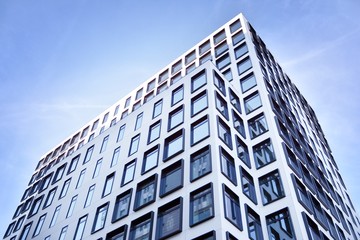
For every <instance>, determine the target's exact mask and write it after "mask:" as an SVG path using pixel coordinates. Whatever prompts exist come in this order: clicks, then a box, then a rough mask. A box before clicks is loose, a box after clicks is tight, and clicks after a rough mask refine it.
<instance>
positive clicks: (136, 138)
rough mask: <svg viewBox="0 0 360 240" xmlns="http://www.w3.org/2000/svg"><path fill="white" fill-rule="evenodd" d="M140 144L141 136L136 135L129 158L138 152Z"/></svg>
mask: <svg viewBox="0 0 360 240" xmlns="http://www.w3.org/2000/svg"><path fill="white" fill-rule="evenodd" d="M139 142H140V134H138V135H136V136H135V137H133V138H132V139H131V144H130V148H129V156H131V155H133V154H134V153H136V152H137V151H138V148H139Z"/></svg>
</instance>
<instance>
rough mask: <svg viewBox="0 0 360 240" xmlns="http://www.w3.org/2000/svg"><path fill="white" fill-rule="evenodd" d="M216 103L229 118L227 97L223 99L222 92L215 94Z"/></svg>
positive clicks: (217, 107)
mask: <svg viewBox="0 0 360 240" xmlns="http://www.w3.org/2000/svg"><path fill="white" fill-rule="evenodd" d="M215 95H216V96H215V104H216V109H217V110H218V111H219V112H220V113H221V114H222V115H223V116H224V117H225V118H226V119H227V120H229V111H228V106H227V103H226V101H225V99H223V98H222V97H221V96H220V94H218V93H217V92H216V94H215Z"/></svg>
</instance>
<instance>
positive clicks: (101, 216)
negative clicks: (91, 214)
mask: <svg viewBox="0 0 360 240" xmlns="http://www.w3.org/2000/svg"><path fill="white" fill-rule="evenodd" d="M108 208H109V203H105V204H104V205H102V206H100V207H98V208H97V209H96V214H95V219H94V224H93V226H92V230H91V233H94V232H97V231H99V230H101V229H103V228H104V226H105V221H106V215H107V211H108Z"/></svg>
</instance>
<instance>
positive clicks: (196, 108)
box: [191, 91, 208, 116]
mask: <svg viewBox="0 0 360 240" xmlns="http://www.w3.org/2000/svg"><path fill="white" fill-rule="evenodd" d="M207 107H208V99H207V92H206V91H203V92H202V93H200V94H198V95H197V96H195V97H193V98H192V99H191V116H195V115H196V114H198V113H199V112H201V111H203V110H204V109H206V108H207Z"/></svg>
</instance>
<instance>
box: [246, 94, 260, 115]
mask: <svg viewBox="0 0 360 240" xmlns="http://www.w3.org/2000/svg"><path fill="white" fill-rule="evenodd" d="M244 105H245V112H246V114H249V113H251V112H253V111H255V110H256V109H258V108H259V107H261V106H262V104H261V99H260V95H259V93H258V92H255V93H253V94H251V95H250V96H248V97H246V98H245V99H244Z"/></svg>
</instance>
